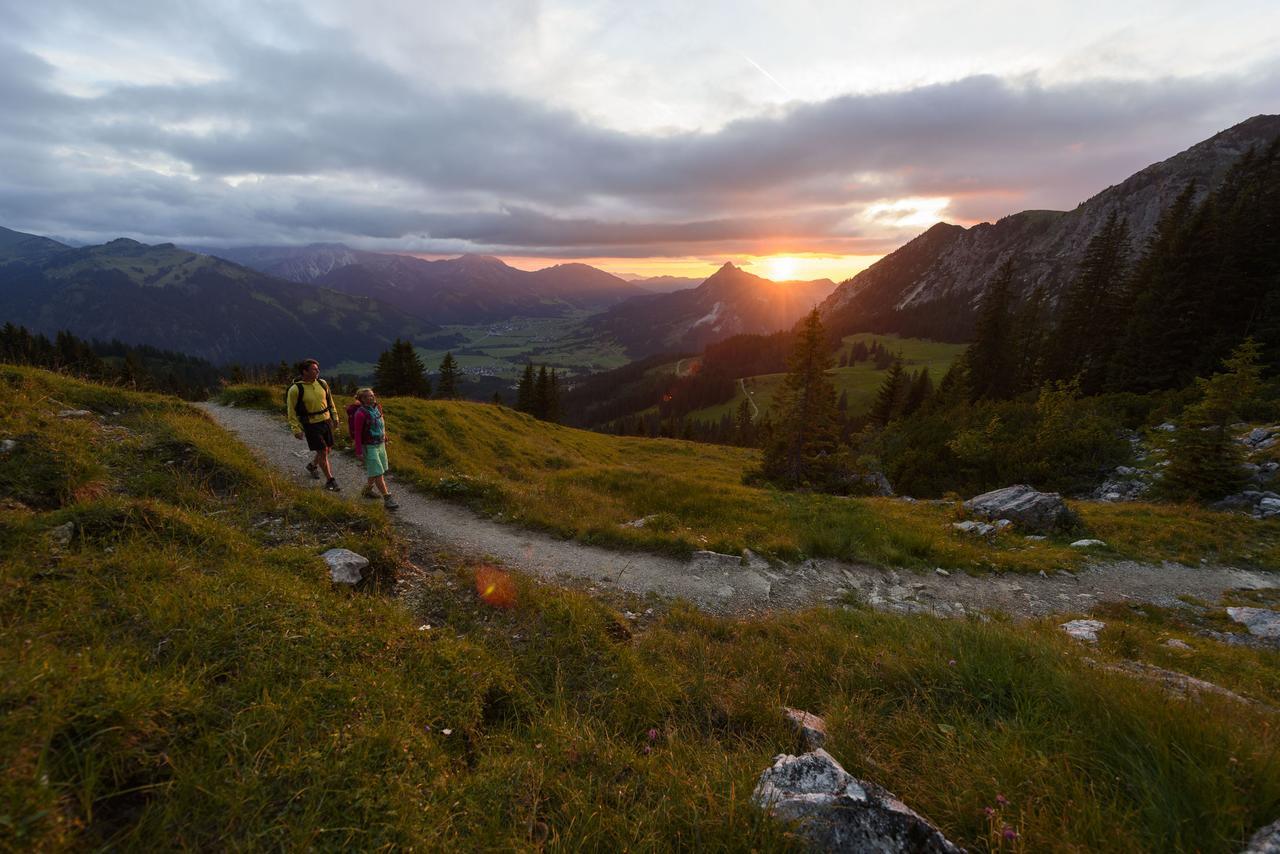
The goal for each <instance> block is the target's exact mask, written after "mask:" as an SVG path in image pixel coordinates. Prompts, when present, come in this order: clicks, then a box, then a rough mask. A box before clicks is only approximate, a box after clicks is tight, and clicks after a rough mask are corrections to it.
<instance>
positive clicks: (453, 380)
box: [436, 353, 458, 400]
mask: <svg viewBox="0 0 1280 854" xmlns="http://www.w3.org/2000/svg"><path fill="white" fill-rule="evenodd" d="M457 396H458V363H457V361H455V360H454V358H453V353H445V354H444V358H443V359H441V360H440V381H439V383H438V384H437V385H436V397H438V398H440V399H441V400H454V399H456V398H457Z"/></svg>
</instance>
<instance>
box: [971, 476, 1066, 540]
mask: <svg viewBox="0 0 1280 854" xmlns="http://www.w3.org/2000/svg"><path fill="white" fill-rule="evenodd" d="M964 509H965V510H966V511H968V512H969V513H970V514H972V515H974V516H978V517H980V518H983V519H987V520H989V521H993V522H994V521H996V520H1000V519H1008V520H1009V521H1011V522H1013V524H1014V525H1016V526H1017V527H1018V528H1019V529H1021V530H1023V531H1029V532H1032V533H1049V532H1052V531H1062V530H1066V529H1069V528H1071V527H1073V526H1075V525H1076V523H1077V520H1076V517H1075V514H1073V513H1072V512H1071V511H1070V510H1069V509H1068V508H1067V505H1066V502H1064V501H1063V500H1062V496H1061V495H1059V494H1058V493H1056V492H1037V491H1036V490H1034V489H1032V488H1031V487H1029V486H1026V485H1022V484H1020V485H1017V486H1006V487H1005V488H1004V489H996V490H993V491H991V492H984V493H983V494H982V495H977V496H974V497H973V498H970V499H969V500H968V501H966V502H965V503H964Z"/></svg>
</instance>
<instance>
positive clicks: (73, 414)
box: [58, 409, 93, 418]
mask: <svg viewBox="0 0 1280 854" xmlns="http://www.w3.org/2000/svg"><path fill="white" fill-rule="evenodd" d="M92 414H93V413H92V412H90V411H89V410H87V409H60V410H58V417H59V418H88V417H89V416H90V415H92Z"/></svg>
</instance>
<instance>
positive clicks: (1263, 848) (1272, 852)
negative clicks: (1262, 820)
mask: <svg viewBox="0 0 1280 854" xmlns="http://www.w3.org/2000/svg"><path fill="white" fill-rule="evenodd" d="M1240 854H1280V821H1274V822H1272V823H1271V824H1268V825H1267V826H1266V827H1264V828H1262V829H1261V830H1259V831H1258V832H1257V833H1255V834H1254V835H1253V838H1252V839H1250V840H1249V847H1248V848H1246V849H1244V850H1243V851H1241V852H1240Z"/></svg>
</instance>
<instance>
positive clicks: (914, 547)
mask: <svg viewBox="0 0 1280 854" xmlns="http://www.w3.org/2000/svg"><path fill="white" fill-rule="evenodd" d="M226 397H227V399H228V400H235V401H238V402H239V403H240V405H251V406H259V407H262V408H267V409H273V410H274V409H275V408H277V407H278V405H279V404H278V401H279V393H278V392H277V391H275V390H274V389H266V388H257V387H253V386H239V387H232V388H231V389H229V390H228V391H227V392H226ZM383 403H384V406H385V407H386V412H387V419H388V424H389V430H390V436H391V444H390V446H389V453H390V456H391V461H392V469H393V471H394V472H395V473H396V475H397V476H399V477H402V478H404V479H406V480H408V481H409V482H410V483H413V484H415V485H417V486H418V487H419V488H421V489H423V490H424V491H427V492H430V493H433V494H435V495H438V496H441V497H444V498H448V499H451V500H455V501H459V502H462V503H465V504H467V505H469V506H471V507H473V508H476V509H478V510H481V511H483V512H486V513H490V514H492V515H495V516H498V517H500V518H501V519H503V520H505V521H510V522H513V523H516V524H520V525H525V526H528V527H532V528H538V529H542V530H546V531H550V532H552V533H554V534H557V535H559V536H562V537H566V538H574V539H578V540H582V541H584V542H589V543H595V544H599V545H605V546H614V547H632V548H641V549H650V550H655V551H664V552H673V553H681V554H687V553H689V552H691V551H693V550H696V549H711V550H713V551H719V552H726V553H730V554H737V553H739V552H741V551H742V549H744V548H749V549H752V550H754V551H756V552H759V553H761V554H764V555H767V556H771V557H777V558H782V559H787V560H793V559H798V558H801V557H837V558H844V559H848V560H853V561H861V562H868V563H873V564H878V565H889V566H907V567H924V568H932V567H938V566H941V567H948V568H958V569H969V570H987V569H999V570H1017V571H1033V572H1034V571H1039V570H1041V569H1044V570H1050V571H1052V570H1056V569H1059V568H1063V567H1070V566H1075V565H1078V564H1080V563H1081V562H1082V561H1083V559H1084V557H1083V555H1082V554H1081V551H1080V550H1079V549H1072V548H1070V547H1069V546H1068V543H1069V542H1070V541H1071V540H1072V539H1075V536H1068V537H1058V538H1051V539H1049V540H1046V541H1043V542H1033V541H1029V540H1027V539H1026V538H1025V537H1022V536H1020V535H1018V534H1015V533H1008V534H1003V535H1001V536H999V537H996V538H995V539H994V540H993V541H991V542H986V541H983V540H978V539H975V538H973V537H970V536H967V535H963V534H959V533H957V532H955V531H954V530H953V529H952V527H951V524H950V523H951V522H953V521H955V520H956V519H957V518H959V516H958V515H957V514H958V510H959V508H958V504H957V503H949V502H918V503H906V502H903V501H900V500H898V499H887V498H841V497H836V496H830V495H820V494H798V493H790V492H781V491H777V490H773V489H765V488H761V487H755V486H747V485H744V484H743V482H742V480H743V474H744V472H745V471H747V470H748V469H750V468H751V467H752V466H754V465H756V464H757V462H758V452H756V451H753V450H747V449H742V448H732V447H724V446H717V445H706V444H699V443H695V442H683V441H678V440H670V439H643V438H635V437H618V436H610V435H604V434H600V433H592V432H588V431H585V430H575V429H573V428H569V427H564V426H561V425H558V424H548V423H546V422H543V421H537V420H535V419H533V418H531V417H530V416H528V415H524V414H522V413H519V412H516V411H514V410H511V409H507V408H505V407H498V406H492V405H486V404H477V403H467V402H453V401H448V402H446V401H422V400H415V399H408V398H391V399H388V400H385V401H384V402H383ZM1077 509H1078V510H1079V512H1080V514H1081V516H1082V517H1083V519H1084V522H1085V525H1086V528H1087V530H1088V532H1089V534H1090V535H1092V536H1096V537H1098V538H1100V539H1103V540H1105V541H1106V542H1107V543H1108V545H1109V546H1110V551H1109V552H1108V553H1107V554H1110V555H1111V556H1122V557H1132V558H1135V559H1142V560H1164V559H1168V560H1180V561H1184V562H1188V563H1194V562H1196V561H1198V560H1200V559H1201V558H1204V559H1208V560H1213V561H1219V560H1221V561H1229V562H1232V563H1236V564H1249V565H1253V564H1256V565H1263V566H1270V567H1280V521H1276V520H1272V521H1267V522H1258V521H1255V520H1252V519H1248V518H1245V517H1242V516H1239V515H1237V514H1230V513H1215V512H1211V511H1207V510H1203V509H1201V508H1199V507H1195V506H1190V505H1186V506H1182V505H1156V504H1088V503H1082V504H1080V505H1078V507H1077ZM646 516H648V517H653V518H651V519H650V520H649V521H648V522H647V523H646V524H645V526H644V527H643V528H634V527H625V523H627V522H630V521H633V520H636V519H639V518H642V517H646Z"/></svg>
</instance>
